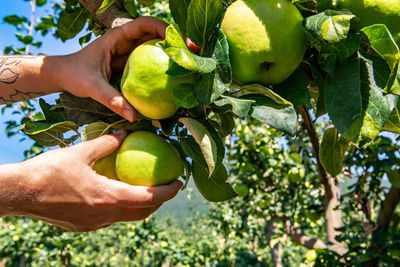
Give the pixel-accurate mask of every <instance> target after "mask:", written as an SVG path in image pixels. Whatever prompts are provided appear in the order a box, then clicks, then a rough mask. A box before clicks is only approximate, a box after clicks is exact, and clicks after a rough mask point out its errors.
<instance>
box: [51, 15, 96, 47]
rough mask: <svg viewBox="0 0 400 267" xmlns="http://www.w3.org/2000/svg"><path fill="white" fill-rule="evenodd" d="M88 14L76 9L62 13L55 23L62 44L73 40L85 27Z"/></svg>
mask: <svg viewBox="0 0 400 267" xmlns="http://www.w3.org/2000/svg"><path fill="white" fill-rule="evenodd" d="M88 17H89V12H88V11H87V10H86V9H84V8H81V9H77V10H74V11H72V12H66V11H63V12H62V13H61V15H60V18H59V19H58V22H57V35H58V36H59V37H60V38H61V40H62V41H63V42H65V41H66V40H68V39H72V38H74V37H75V36H76V35H77V34H78V33H79V32H81V31H82V29H83V27H84V26H85V24H86V22H87V19H88Z"/></svg>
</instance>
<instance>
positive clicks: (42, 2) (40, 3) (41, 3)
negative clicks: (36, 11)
mask: <svg viewBox="0 0 400 267" xmlns="http://www.w3.org/2000/svg"><path fill="white" fill-rule="evenodd" d="M46 3H47V0H36V5H37V6H44V5H45V4H46Z"/></svg>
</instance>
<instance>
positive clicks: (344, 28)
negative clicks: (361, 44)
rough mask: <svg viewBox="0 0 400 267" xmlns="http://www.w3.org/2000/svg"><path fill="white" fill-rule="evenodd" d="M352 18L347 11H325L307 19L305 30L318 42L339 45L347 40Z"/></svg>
mask: <svg viewBox="0 0 400 267" xmlns="http://www.w3.org/2000/svg"><path fill="white" fill-rule="evenodd" d="M353 18H355V16H354V15H353V14H352V13H351V12H350V11H348V10H339V11H334V10H325V11H323V12H321V13H318V14H317V15H314V16H310V17H308V18H307V19H306V24H305V28H306V29H307V30H308V31H309V32H310V33H311V34H312V35H313V37H314V38H316V39H318V40H325V41H328V42H329V43H339V42H341V41H343V40H345V39H346V38H347V35H348V33H349V30H350V21H351V19H353Z"/></svg>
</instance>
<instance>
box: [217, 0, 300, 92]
mask: <svg viewBox="0 0 400 267" xmlns="http://www.w3.org/2000/svg"><path fill="white" fill-rule="evenodd" d="M302 20H303V18H302V16H301V14H300V12H299V11H298V10H297V8H296V7H295V6H294V5H293V4H292V3H291V2H290V1H287V0H238V1H236V2H234V3H233V4H232V5H230V6H229V7H228V9H227V11H226V13H225V17H224V19H223V21H222V24H221V28H222V30H223V31H224V33H225V35H226V37H227V39H228V42H229V46H230V57H231V64H232V71H233V77H234V78H235V79H236V80H237V81H239V82H241V83H260V84H263V85H269V84H278V83H281V82H283V81H284V80H286V79H287V78H288V77H289V76H290V75H291V74H292V73H293V72H294V71H295V70H296V68H297V67H298V66H299V64H300V62H301V61H302V59H303V56H304V53H305V51H306V48H307V37H306V32H305V29H304V27H303V24H302Z"/></svg>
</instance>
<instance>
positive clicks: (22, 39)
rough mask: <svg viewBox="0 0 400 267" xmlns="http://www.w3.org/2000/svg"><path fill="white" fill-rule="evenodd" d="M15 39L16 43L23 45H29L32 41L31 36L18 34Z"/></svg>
mask: <svg viewBox="0 0 400 267" xmlns="http://www.w3.org/2000/svg"><path fill="white" fill-rule="evenodd" d="M15 36H16V37H17V39H18V41H20V42H22V43H24V44H25V45H29V44H31V43H32V41H33V36H31V35H20V34H15Z"/></svg>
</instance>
